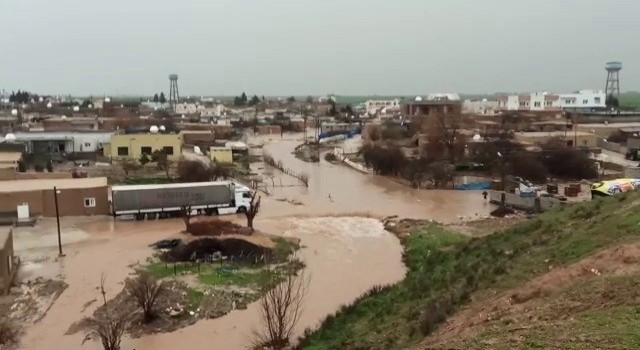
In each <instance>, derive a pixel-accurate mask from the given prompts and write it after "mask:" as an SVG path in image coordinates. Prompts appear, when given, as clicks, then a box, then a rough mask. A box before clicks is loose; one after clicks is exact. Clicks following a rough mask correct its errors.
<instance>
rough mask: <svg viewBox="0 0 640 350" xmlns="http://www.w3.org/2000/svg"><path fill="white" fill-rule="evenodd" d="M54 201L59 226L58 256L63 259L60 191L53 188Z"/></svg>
mask: <svg viewBox="0 0 640 350" xmlns="http://www.w3.org/2000/svg"><path fill="white" fill-rule="evenodd" d="M53 200H54V202H55V203H56V223H57V225H58V256H59V257H63V256H64V254H62V238H61V237H60V212H59V210H58V189H57V188H56V186H53Z"/></svg>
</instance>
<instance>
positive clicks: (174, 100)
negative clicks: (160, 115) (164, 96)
mask: <svg viewBox="0 0 640 350" xmlns="http://www.w3.org/2000/svg"><path fill="white" fill-rule="evenodd" d="M169 83H170V86H169V105H170V106H171V109H172V110H173V111H174V112H175V111H176V105H177V104H178V101H179V100H180V94H179V93H178V74H170V75H169Z"/></svg>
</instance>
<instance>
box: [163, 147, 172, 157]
mask: <svg viewBox="0 0 640 350" xmlns="http://www.w3.org/2000/svg"><path fill="white" fill-rule="evenodd" d="M162 152H164V154H166V155H168V156H172V155H173V146H164V147H162Z"/></svg>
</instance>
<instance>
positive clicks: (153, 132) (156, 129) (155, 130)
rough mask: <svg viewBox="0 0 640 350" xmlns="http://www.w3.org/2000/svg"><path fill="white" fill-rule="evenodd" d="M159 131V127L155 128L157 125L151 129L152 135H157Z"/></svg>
mask: <svg viewBox="0 0 640 350" xmlns="http://www.w3.org/2000/svg"><path fill="white" fill-rule="evenodd" d="M159 130H160V129H158V127H157V126H155V125H152V126H151V127H150V128H149V132H150V133H152V134H157V133H158V131H159Z"/></svg>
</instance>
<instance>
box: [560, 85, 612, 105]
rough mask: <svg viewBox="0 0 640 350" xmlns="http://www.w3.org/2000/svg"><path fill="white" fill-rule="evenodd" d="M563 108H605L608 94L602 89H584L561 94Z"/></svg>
mask: <svg viewBox="0 0 640 350" xmlns="http://www.w3.org/2000/svg"><path fill="white" fill-rule="evenodd" d="M559 97H560V107H562V108H563V109H582V108H605V107H606V106H607V104H606V102H607V95H606V94H605V92H604V91H600V90H597V91H596V90H582V91H578V92H575V93H572V94H560V95H559Z"/></svg>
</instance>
